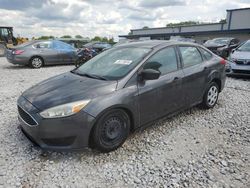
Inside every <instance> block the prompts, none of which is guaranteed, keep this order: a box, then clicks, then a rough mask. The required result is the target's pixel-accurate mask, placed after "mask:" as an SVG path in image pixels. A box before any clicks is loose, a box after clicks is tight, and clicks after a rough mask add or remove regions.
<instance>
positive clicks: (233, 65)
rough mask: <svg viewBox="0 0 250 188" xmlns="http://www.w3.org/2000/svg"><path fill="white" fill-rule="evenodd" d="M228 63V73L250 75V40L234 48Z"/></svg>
mask: <svg viewBox="0 0 250 188" xmlns="http://www.w3.org/2000/svg"><path fill="white" fill-rule="evenodd" d="M228 60H229V61H228V62H227V65H226V72H227V74H228V75H243V76H250V40H247V41H246V42H244V43H242V44H241V45H240V46H239V47H237V48H236V49H234V50H232V52H231V54H230V56H229V58H228Z"/></svg>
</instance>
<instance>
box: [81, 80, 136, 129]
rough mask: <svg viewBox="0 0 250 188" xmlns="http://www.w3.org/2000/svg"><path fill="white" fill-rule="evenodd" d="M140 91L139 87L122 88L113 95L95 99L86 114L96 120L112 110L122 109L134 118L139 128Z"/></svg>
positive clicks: (87, 108)
mask: <svg viewBox="0 0 250 188" xmlns="http://www.w3.org/2000/svg"><path fill="white" fill-rule="evenodd" d="M137 96H138V89H137V86H136V85H134V86H130V87H127V88H122V89H120V90H117V91H115V92H113V93H110V94H107V95H104V96H100V97H97V98H95V99H93V100H92V101H91V102H90V103H89V104H88V105H87V106H86V108H85V109H84V111H85V112H87V113H88V114H90V115H92V116H93V117H95V118H97V119H98V118H99V117H100V116H101V115H102V114H103V113H105V112H106V111H108V110H110V109H114V108H121V109H124V110H125V111H127V112H128V113H129V115H130V116H132V117H131V118H132V121H133V124H134V125H135V127H137V126H139V118H140V116H139V110H138V102H137V100H138V97H137Z"/></svg>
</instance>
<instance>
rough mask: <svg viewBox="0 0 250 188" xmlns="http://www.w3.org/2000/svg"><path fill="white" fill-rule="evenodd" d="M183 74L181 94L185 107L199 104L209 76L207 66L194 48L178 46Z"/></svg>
mask: <svg viewBox="0 0 250 188" xmlns="http://www.w3.org/2000/svg"><path fill="white" fill-rule="evenodd" d="M179 53H180V56H181V62H182V67H183V72H184V78H183V92H184V98H185V103H186V106H191V105H195V104H197V103H199V102H200V101H201V100H202V98H203V93H204V89H205V87H206V82H207V77H208V74H209V70H208V66H207V64H206V63H204V60H203V57H202V55H201V53H200V51H199V50H198V48H197V47H195V46H179Z"/></svg>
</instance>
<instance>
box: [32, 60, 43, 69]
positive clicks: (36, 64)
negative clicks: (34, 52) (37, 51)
mask: <svg viewBox="0 0 250 188" xmlns="http://www.w3.org/2000/svg"><path fill="white" fill-rule="evenodd" d="M43 63H44V62H43V59H42V58H41V57H32V58H31V59H30V64H29V65H30V67H32V68H34V69H39V68H41V67H42V66H43Z"/></svg>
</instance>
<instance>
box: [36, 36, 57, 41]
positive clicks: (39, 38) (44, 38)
mask: <svg viewBox="0 0 250 188" xmlns="http://www.w3.org/2000/svg"><path fill="white" fill-rule="evenodd" d="M54 38H55V37H54V36H41V37H38V38H37V39H38V40H49V39H54Z"/></svg>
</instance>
